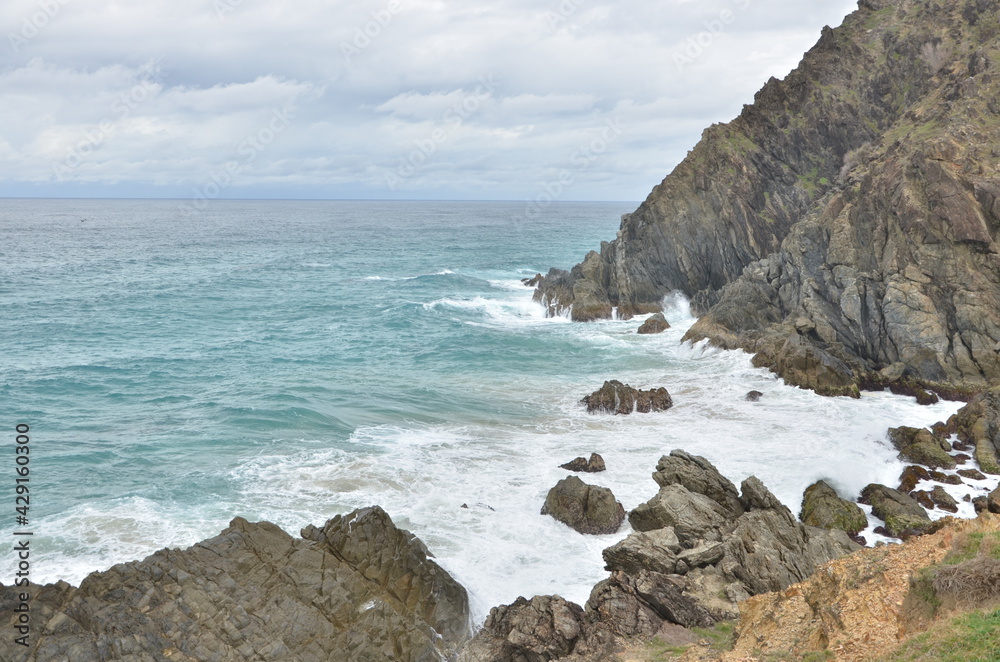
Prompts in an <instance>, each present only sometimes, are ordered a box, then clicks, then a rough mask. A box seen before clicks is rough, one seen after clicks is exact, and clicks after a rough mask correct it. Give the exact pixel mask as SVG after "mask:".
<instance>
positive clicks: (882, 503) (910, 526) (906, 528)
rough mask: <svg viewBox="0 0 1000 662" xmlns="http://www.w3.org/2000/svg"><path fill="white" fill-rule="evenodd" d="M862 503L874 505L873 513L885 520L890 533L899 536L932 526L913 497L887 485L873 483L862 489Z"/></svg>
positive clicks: (922, 531) (918, 531) (922, 530)
mask: <svg viewBox="0 0 1000 662" xmlns="http://www.w3.org/2000/svg"><path fill="white" fill-rule="evenodd" d="M859 501H861V503H865V504H868V505H870V506H871V507H872V513H873V514H874V515H875V516H876V517H878V518H879V519H882V520H884V521H885V528H886V531H887V532H888V535H890V536H892V537H894V538H899V537H901V536H903V535H920V534H922V533H926V532H927V531H928V530H929V529H930V527H931V519H930V517H928V516H927V512H926V511H925V510H924V509H923V508H921V507H920V504H918V503H917V502H916V501H914V500H913V499H912V498H911V497H909V496H907V495H906V494H903V493H902V492H899V491H898V490H894V489H891V488H888V487H886V486H885V485H879V484H877V483H872V484H870V485H868V486H867V487H865V489H863V490H861V498H860V499H859Z"/></svg>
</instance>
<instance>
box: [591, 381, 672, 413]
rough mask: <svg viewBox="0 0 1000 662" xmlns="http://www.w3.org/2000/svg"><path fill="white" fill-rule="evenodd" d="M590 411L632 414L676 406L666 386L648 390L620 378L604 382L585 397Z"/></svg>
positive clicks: (663, 409) (664, 409)
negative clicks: (621, 380) (637, 387)
mask: <svg viewBox="0 0 1000 662" xmlns="http://www.w3.org/2000/svg"><path fill="white" fill-rule="evenodd" d="M583 404H585V405H587V411H588V412H589V413H594V412H601V413H608V414H631V413H632V412H633V411H636V412H639V413H642V414H647V413H649V412H653V411H666V410H667V409H670V408H671V407H673V406H674V402H673V400H672V399H671V398H670V394H669V393H667V389H665V388H662V387H661V388H656V389H650V390H648V391H644V390H639V389H636V388H632V387H631V386H629V385H627V384H622V383H621V382H620V381H618V380H611V381H607V382H604V386H602V387H601V388H599V389H598V390H596V391H594V392H593V393H591V394H590V395H588V396H586V397H585V398H584V399H583Z"/></svg>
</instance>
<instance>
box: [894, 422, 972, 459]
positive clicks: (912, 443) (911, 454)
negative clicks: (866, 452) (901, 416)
mask: <svg viewBox="0 0 1000 662" xmlns="http://www.w3.org/2000/svg"><path fill="white" fill-rule="evenodd" d="M889 440H890V441H891V442H892V445H893V446H895V447H896V449H898V450H899V459H901V460H906V461H908V462H913V463H915V464H922V465H924V466H927V467H932V468H935V469H954V468H955V467H956V466H957V464H956V462H955V458H953V457H952V456H951V455H949V454H948V452H947V449H950V448H951V444H950V443H948V442H947V441H946V440H945V439H944V438H943V437H935V436H934V434H933V433H932V432H931V431H930V430H927V429H925V428H910V427H898V428H890V429H889Z"/></svg>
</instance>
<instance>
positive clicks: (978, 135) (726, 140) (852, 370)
mask: <svg viewBox="0 0 1000 662" xmlns="http://www.w3.org/2000/svg"><path fill="white" fill-rule="evenodd" d="M998 12H1000V1H998V0H961V1H958V2H947V3H944V2H928V1H926V0H893V1H890V0H861V2H860V4H859V8H858V10H857V11H856V12H854V13H853V14H851V15H850V16H848V17H847V19H846V20H845V21H844V24H843V25H842V26H841V27H839V28H836V29H829V28H828V29H825V30H824V31H823V35H822V37H821V39H820V40H819V42H818V43H817V44H816V46H815V47H814V48H813V49H812V50H810V51H809V52H808V53H807V54H806V55H805V57H804V58H803V60H802V62H801V64H800V65H799V66H798V68H796V69H795V71H793V72H792V73H791V74H789V75H788V77H786V78H785V79H784V80H783V81H778V80H774V79H772V80H770V81H768V83H767V84H766V85H765V86H764V87H763V89H761V91H760V92H758V94H757V95H756V98H755V100H754V103H753V105H750V106H746V107H745V108H744V110H743V112H742V113H741V115H740V116H739V117H738V118H736V119H735V120H733V121H732V122H730V123H729V124H726V125H717V126H713V127H711V128H710V129H708V130H707V131H706V132H705V134H704V136H703V138H702V140H701V142H700V143H699V144H698V145H697V146H696V147H695V148H694V149H693V150H692V151H691V152H690V154H689V155H688V157H687V158H686V159H685V160H684V161H683V162H682V163H681V164H680V165H678V166H677V168H676V169H675V170H674V172H672V173H671V174H670V175H669V176H668V177H667V178H666V179H664V181H663V182H662V183H661V184H660V185H659V186H657V187H656V188H654V189H653V191H652V193H650V195H649V197H648V198H647V199H646V201H645V202H643V203H642V205H641V206H640V207H639V208H638V209H637V210H636V211H635V212H634V213H632V214H629V215H626V216H625V217H624V218H623V219H622V226H621V230H620V231H619V233H618V237H617V238H616V239H615V240H614V241H612V242H607V243H604V244H603V245H602V247H601V250H600V252H599V253H598V252H591V253H590V254H589V255H587V256H586V258H585V259H584V261H583V262H582V263H581V264H579V265H577V266H576V267H574V268H573V269H572V270H571V271H569V272H565V271H560V270H557V269H553V270H551V271H550V272H549V274H548V275H547V276H546V277H545V278H544V280H543V281H542V282H541V283H540V284H539V286H538V289H537V290H536V299H537V300H539V301H541V302H542V303H543V304H545V305H546V306H548V307H549V310H550V312H551V313H553V314H554V313H557V312H560V311H561V310H563V309H567V308H568V309H570V310H571V311H572V312H571V315H572V318H573V319H574V320H577V321H587V320H593V319H599V318H607V317H610V316H611V315H612V313H613V310H614V309H615V308H617V313H618V315H619V316H620V317H629V316H632V315H634V314H639V313H645V312H650V311H654V310H657V309H658V308H659V307H660V302H661V300H662V298H663V297H664V296H665V295H666V294H667V293H669V292H671V291H680V292H683V293H684V294H686V295H688V296H689V297H692V299H693V303H694V307H695V310H696V312H698V313H699V314H700V315H702V317H701V320H700V321H699V323H698V324H697V325H696V326H695V327H694V328H693V329H692V330H691V332H690V333H689V334H688V336H687V337H688V339H691V340H698V339H703V338H709V339H711V340H712V341H713V342H714V343H716V344H718V345H721V346H724V347H729V348H737V347H740V348H743V349H746V350H748V351H751V352H753V353H755V354H757V359H756V361H757V364H758V365H761V366H767V367H769V368H771V369H773V370H775V371H776V372H778V373H779V374H780V375H781V376H783V377H784V378H785V379H786V381H788V382H789V383H792V384H795V385H799V386H803V387H807V388H812V389H815V390H817V391H818V392H820V393H824V394H828V395H856V394H857V393H858V389H859V388H866V387H876V388H881V387H883V386H893V387H894V388H896V389H898V390H901V391H903V392H907V391H919V390H920V388H921V387H927V388H933V389H935V390H937V391H939V392H941V393H942V394H944V395H947V396H952V397H957V396H962V395H964V394H966V393H969V392H974V391H978V390H981V389H982V388H983V387H984V386H985V385H986V384H988V383H995V382H997V381H998V380H1000V355H998V350H1000V343H998V341H1000V257H998V250H1000V244H997V243H996V238H997V231H998V228H1000V169H998V159H1000V121H998V115H1000V72H998V71H997V63H1000V43H998V35H1000V21H998Z"/></svg>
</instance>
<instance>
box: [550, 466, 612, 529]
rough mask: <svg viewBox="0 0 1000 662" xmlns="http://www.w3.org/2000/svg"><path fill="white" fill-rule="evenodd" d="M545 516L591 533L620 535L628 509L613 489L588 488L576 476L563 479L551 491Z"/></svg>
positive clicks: (589, 486)
mask: <svg viewBox="0 0 1000 662" xmlns="http://www.w3.org/2000/svg"><path fill="white" fill-rule="evenodd" d="M542 514H543V515H551V516H552V517H554V518H555V519H557V520H559V521H560V522H562V523H563V524H566V525H568V526H570V527H571V528H573V529H575V530H577V531H579V532H580V533H591V534H607V533H616V532H617V531H618V529H620V528H621V525H622V522H623V521H625V508H624V507H623V506H622V504H621V503H619V502H618V501H617V500H616V499H615V495H614V494H613V493H612V492H611V490H609V489H608V488H606V487H597V486H594V485H588V484H587V483H584V482H583V481H582V480H580V479H579V478H577V477H576V476H569V477H568V478H564V479H562V480H561V481H559V482H558V483H556V486H555V487H553V488H552V489H551V490H549V493H548V496H546V497H545V505H544V506H542Z"/></svg>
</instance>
